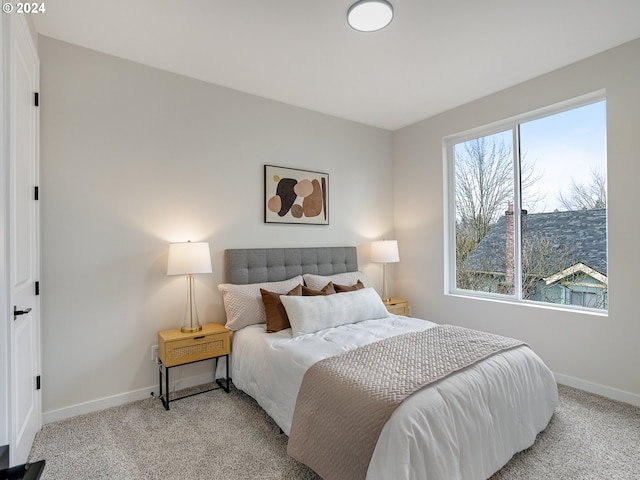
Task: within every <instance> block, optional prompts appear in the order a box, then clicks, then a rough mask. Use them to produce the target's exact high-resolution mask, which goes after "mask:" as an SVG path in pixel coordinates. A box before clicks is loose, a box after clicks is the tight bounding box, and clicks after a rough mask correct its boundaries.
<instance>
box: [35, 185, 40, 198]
mask: <svg viewBox="0 0 640 480" xmlns="http://www.w3.org/2000/svg"><path fill="white" fill-rule="evenodd" d="M39 190H40V189H39V188H38V187H33V199H34V200H40V191H39Z"/></svg>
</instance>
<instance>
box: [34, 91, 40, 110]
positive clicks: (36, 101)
mask: <svg viewBox="0 0 640 480" xmlns="http://www.w3.org/2000/svg"><path fill="white" fill-rule="evenodd" d="M33 104H34V105H35V106H36V107H39V106H40V94H39V93H38V92H34V94H33Z"/></svg>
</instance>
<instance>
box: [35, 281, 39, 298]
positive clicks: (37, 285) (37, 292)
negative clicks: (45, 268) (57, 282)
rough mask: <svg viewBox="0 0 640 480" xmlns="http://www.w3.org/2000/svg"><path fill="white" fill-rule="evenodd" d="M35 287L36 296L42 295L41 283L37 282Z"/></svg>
mask: <svg viewBox="0 0 640 480" xmlns="http://www.w3.org/2000/svg"><path fill="white" fill-rule="evenodd" d="M35 287H36V295H40V282H36V284H35Z"/></svg>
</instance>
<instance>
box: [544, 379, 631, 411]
mask: <svg viewBox="0 0 640 480" xmlns="http://www.w3.org/2000/svg"><path fill="white" fill-rule="evenodd" d="M553 375H554V376H555V377H556V382H558V383H560V384H562V385H567V386H569V387H574V388H578V389H580V390H584V391H585V392H590V393H595V394H596V395H602V396H603V397H607V398H611V399H612V400H617V401H619V402H624V403H629V404H631V405H635V406H636V407H640V395H636V394H635V393H631V392H626V391H624V390H619V389H617V388H613V387H607V386H605V385H600V384H597V383H592V382H587V381H586V380H581V379H579V378H574V377H570V376H568V375H563V374H561V373H556V372H554V373H553Z"/></svg>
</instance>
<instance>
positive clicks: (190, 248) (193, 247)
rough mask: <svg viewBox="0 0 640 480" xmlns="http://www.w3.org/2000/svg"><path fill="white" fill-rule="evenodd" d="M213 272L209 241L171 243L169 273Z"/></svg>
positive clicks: (168, 263)
mask: <svg viewBox="0 0 640 480" xmlns="http://www.w3.org/2000/svg"><path fill="white" fill-rule="evenodd" d="M190 273H211V253H210V251H209V244H208V243H207V242H183V243H171V244H169V261H168V262H167V275H189V274H190Z"/></svg>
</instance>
